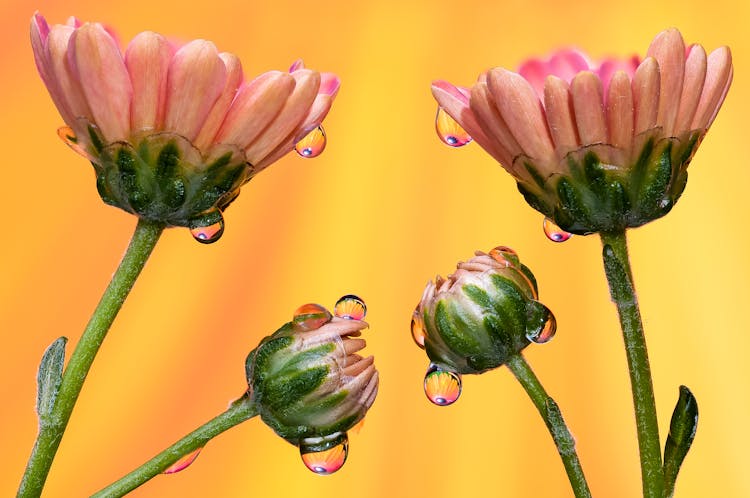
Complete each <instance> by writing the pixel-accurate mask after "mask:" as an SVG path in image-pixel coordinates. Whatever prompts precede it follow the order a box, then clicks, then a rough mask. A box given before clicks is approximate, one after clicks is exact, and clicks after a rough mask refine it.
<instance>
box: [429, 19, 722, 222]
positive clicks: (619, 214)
mask: <svg viewBox="0 0 750 498" xmlns="http://www.w3.org/2000/svg"><path fill="white" fill-rule="evenodd" d="M732 71H733V69H732V59H731V53H730V51H729V48H727V47H722V48H719V49H716V50H715V51H713V52H712V53H711V54H710V55H708V56H707V55H706V52H705V51H704V50H703V47H701V46H700V45H690V46H688V47H686V46H685V44H684V42H683V40H682V36H681V35H680V32H679V31H677V30H676V29H669V30H667V31H664V32H662V33H660V34H659V35H657V36H656V38H655V39H654V41H653V42H652V43H651V46H650V47H649V49H648V52H647V54H646V58H645V59H644V60H643V61H642V62H641V61H640V60H639V59H638V58H637V57H631V58H628V59H625V60H621V61H618V60H614V59H611V60H605V61H604V62H602V63H601V64H599V65H596V64H594V63H592V62H591V60H590V59H589V58H588V57H586V56H585V55H584V54H582V53H580V52H578V51H575V50H562V51H559V52H557V53H555V54H554V55H552V57H550V59H548V60H539V59H532V60H529V61H527V62H525V63H524V64H522V65H521V68H520V70H519V73H513V72H511V71H508V70H506V69H503V68H494V69H490V70H488V71H486V72H484V73H482V74H481V75H480V76H479V79H478V81H477V82H476V83H475V84H474V86H473V87H472V88H471V89H465V88H460V87H456V86H453V85H451V84H450V83H447V82H445V81H436V82H434V83H433V85H432V93H433V95H434V96H435V99H436V100H437V101H438V103H439V105H440V106H441V107H442V108H444V109H445V110H446V111H447V112H448V114H450V115H451V116H452V117H453V118H454V119H455V120H456V121H458V123H459V124H460V125H461V126H462V127H463V128H464V129H465V130H466V132H467V133H468V134H470V135H471V137H472V138H473V139H474V140H476V142H477V143H479V144H480V145H481V146H482V147H483V148H484V149H485V150H486V151H487V152H489V153H490V154H491V155H492V156H493V157H494V158H495V159H496V160H497V161H498V162H500V163H501V164H502V166H503V167H504V168H505V169H506V170H507V171H508V172H509V173H511V174H512V175H513V176H514V177H515V179H516V180H517V182H518V185H519V189H520V190H521V191H522V193H523V194H524V196H525V197H526V198H527V201H528V202H529V203H530V204H531V205H532V207H534V208H535V209H537V210H539V211H541V212H542V213H544V214H545V215H547V216H549V217H551V218H554V219H555V221H556V222H557V224H558V225H560V226H562V227H563V228H565V229H566V230H568V231H573V232H575V233H591V232H596V231H606V230H612V229H621V228H625V227H628V226H638V225H641V224H643V223H646V222H647V221H650V220H652V219H655V218H658V217H660V216H663V215H664V214H666V212H668V211H669V210H670V209H671V207H672V206H673V204H674V202H675V201H676V200H677V198H678V197H679V195H680V194H681V193H682V190H683V189H684V186H685V183H684V182H685V181H686V180H687V173H686V171H685V169H686V168H687V164H688V163H689V161H690V159H691V158H692V155H693V153H694V152H695V149H696V148H697V145H698V144H699V142H700V140H701V139H702V137H703V135H704V134H705V133H706V130H708V128H709V127H710V126H711V123H713V120H714V118H715V117H716V114H717V112H718V110H719V108H720V107H721V104H722V102H723V101H724V98H725V96H726V94H727V91H728V90H729V86H730V84H731V81H732ZM667 149H668V150H667ZM665 151H666V152H665ZM665 154H666V155H665ZM586 157H588V159H585V158H586ZM664 158H667V159H668V160H669V162H670V163H671V164H670V165H669V168H668V169H669V171H660V170H659V167H658V165H657V164H656V163H657V162H658V161H659V160H660V159H664ZM592 164H594V165H595V166H592ZM587 165H588V166H587ZM587 167H588V169H586V168H587ZM582 175H583V176H582ZM650 175H656V177H655V178H653V179H652V178H650ZM665 176H667V177H668V178H666V180H665V178H664V177H665ZM636 177H637V178H636ZM561 180H564V181H562V186H561ZM600 180H601V181H600ZM651 180H654V181H651ZM657 180H658V181H657ZM597 182H599V185H593V184H595V183H597ZM612 182H616V183H617V185H616V186H612ZM644 182H645V183H644ZM657 184H658V185H657ZM610 187H611V188H610ZM620 191H621V192H620ZM568 194H570V195H571V196H572V197H573V198H567V197H568ZM561 197H562V199H561ZM623 203H624V205H623ZM596 211H599V213H598V214H597V212H596ZM602 213H603V214H602Z"/></svg>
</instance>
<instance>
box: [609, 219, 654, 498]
mask: <svg viewBox="0 0 750 498" xmlns="http://www.w3.org/2000/svg"><path fill="white" fill-rule="evenodd" d="M601 238H602V246H603V250H602V254H603V258H604V270H605V272H606V274H607V281H608V282H609V290H610V294H611V296H612V301H614V303H615V305H616V306H617V313H618V314H619V317H620V326H621V328H622V335H623V338H624V340H625V354H626V356H627V359H628V370H629V372H630V387H631V390H632V391H633V405H634V407H635V421H636V427H637V432H638V449H639V451H640V455H641V478H642V480H643V496H644V497H647V498H663V497H664V474H663V471H662V460H661V448H660V443H659V424H658V421H657V418H656V401H655V400H654V387H653V384H652V381H651V367H650V365H649V361H648V350H647V349H646V337H645V336H644V334H643V323H642V321H641V313H640V311H639V309H638V299H637V297H636V294H635V285H634V283H633V274H632V271H631V269H630V258H629V257H628V245H627V238H626V235H625V231H624V230H623V231H622V232H617V233H602V234H601Z"/></svg>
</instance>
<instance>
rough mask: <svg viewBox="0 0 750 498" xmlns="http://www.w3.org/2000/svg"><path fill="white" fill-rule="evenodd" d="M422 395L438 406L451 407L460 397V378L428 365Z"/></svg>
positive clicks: (454, 373)
mask: <svg viewBox="0 0 750 498" xmlns="http://www.w3.org/2000/svg"><path fill="white" fill-rule="evenodd" d="M424 393H425V394H426V395H427V399H429V400H430V401H431V402H433V403H434V404H436V405H438V406H448V405H452V404H453V403H455V402H456V400H457V399H458V397H459V396H461V376H460V375H459V374H457V373H456V372H451V371H449V370H440V368H438V367H437V366H436V365H430V368H428V369H427V373H426V374H425V376H424Z"/></svg>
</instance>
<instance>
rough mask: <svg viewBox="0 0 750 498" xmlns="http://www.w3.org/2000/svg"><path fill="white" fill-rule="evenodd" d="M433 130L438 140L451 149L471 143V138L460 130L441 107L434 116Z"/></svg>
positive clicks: (459, 126)
mask: <svg viewBox="0 0 750 498" xmlns="http://www.w3.org/2000/svg"><path fill="white" fill-rule="evenodd" d="M435 130H437V134H438V137H440V140H442V141H443V143H444V144H447V145H450V146H451V147H462V146H464V145H466V144H468V143H469V142H471V137H470V136H469V134H468V133H466V130H464V129H463V128H461V125H460V124H458V122H457V121H456V120H455V119H453V118H452V117H450V115H449V114H448V113H447V112H445V109H443V108H442V107H438V110H437V115H436V116H435Z"/></svg>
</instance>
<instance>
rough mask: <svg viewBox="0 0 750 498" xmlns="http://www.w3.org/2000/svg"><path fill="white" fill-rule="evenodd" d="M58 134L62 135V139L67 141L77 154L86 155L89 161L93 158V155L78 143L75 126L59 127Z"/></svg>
mask: <svg viewBox="0 0 750 498" xmlns="http://www.w3.org/2000/svg"><path fill="white" fill-rule="evenodd" d="M57 136H58V137H60V139H61V140H62V141H63V142H65V144H66V145H67V146H68V147H70V148H71V149H73V150H74V151H75V152H76V154H78V155H80V156H83V157H85V158H86V159H88V160H89V161H91V160H92V157H91V155H90V154H89V153H88V152H86V151H85V150H84V148H83V147H81V146H80V144H79V143H78V139H77V138H76V134H75V132H74V131H73V128H71V127H70V126H62V127H60V128H58V129H57Z"/></svg>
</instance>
